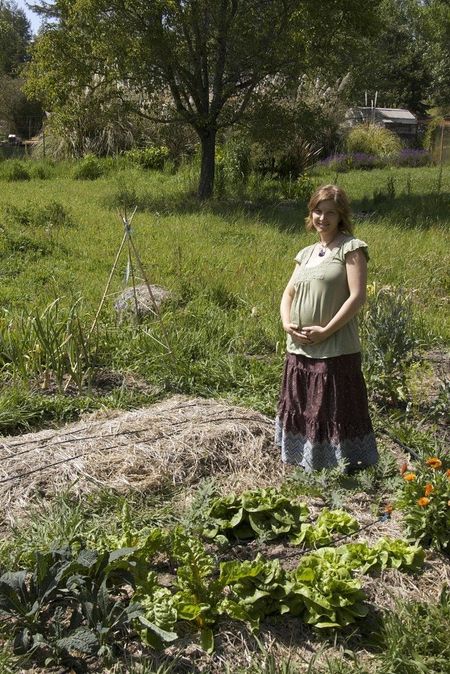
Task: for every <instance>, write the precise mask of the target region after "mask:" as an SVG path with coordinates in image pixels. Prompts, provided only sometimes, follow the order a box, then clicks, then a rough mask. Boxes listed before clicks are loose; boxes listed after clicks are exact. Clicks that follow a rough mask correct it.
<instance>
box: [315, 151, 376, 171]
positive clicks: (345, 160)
mask: <svg viewBox="0 0 450 674" xmlns="http://www.w3.org/2000/svg"><path fill="white" fill-rule="evenodd" d="M385 165H386V160H384V159H382V158H381V157H376V156H375V155H373V154H367V153H366V152H353V153H351V154H350V153H348V154H346V153H341V154H335V155H332V156H331V157H327V158H326V159H322V161H320V162H319V163H318V166H324V167H326V168H327V169H330V170H331V171H336V172H337V173H345V172H346V171H351V170H352V169H360V170H369V169H374V168H382V167H383V166H385Z"/></svg>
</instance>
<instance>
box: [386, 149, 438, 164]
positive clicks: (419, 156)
mask: <svg viewBox="0 0 450 674" xmlns="http://www.w3.org/2000/svg"><path fill="white" fill-rule="evenodd" d="M392 163H393V165H394V166H406V167H408V168H417V167H419V166H430V165H431V164H432V163H433V159H432V157H431V154H430V152H428V150H414V149H410V148H404V149H403V150H401V151H400V152H399V153H398V154H397V155H396V156H395V157H393V158H392Z"/></svg>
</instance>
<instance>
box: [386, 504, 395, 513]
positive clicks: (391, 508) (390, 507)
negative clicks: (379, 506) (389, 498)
mask: <svg viewBox="0 0 450 674" xmlns="http://www.w3.org/2000/svg"><path fill="white" fill-rule="evenodd" d="M393 510H394V506H393V505H392V503H387V504H386V507H385V509H384V512H385V513H387V514H388V515H390V514H391V512H392V511H393Z"/></svg>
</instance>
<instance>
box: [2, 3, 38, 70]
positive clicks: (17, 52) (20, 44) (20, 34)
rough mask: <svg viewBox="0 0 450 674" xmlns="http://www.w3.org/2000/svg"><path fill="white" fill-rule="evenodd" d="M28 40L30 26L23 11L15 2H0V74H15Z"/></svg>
mask: <svg viewBox="0 0 450 674" xmlns="http://www.w3.org/2000/svg"><path fill="white" fill-rule="evenodd" d="M30 39H31V31H30V24H29V22H28V19H27V17H26V16H25V13H24V11H23V10H21V9H19V8H18V7H17V4H16V3H15V2H10V1H9V0H0V74H3V75H4V74H6V75H15V74H17V72H18V70H19V68H20V66H21V65H22V64H23V62H24V61H25V57H26V53H27V49H28V45H29V42H30Z"/></svg>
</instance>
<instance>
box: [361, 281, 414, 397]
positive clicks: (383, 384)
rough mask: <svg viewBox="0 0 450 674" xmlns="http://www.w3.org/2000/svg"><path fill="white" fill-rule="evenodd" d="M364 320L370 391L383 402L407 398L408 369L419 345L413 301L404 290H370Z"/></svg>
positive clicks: (363, 329) (362, 331)
mask: <svg viewBox="0 0 450 674" xmlns="http://www.w3.org/2000/svg"><path fill="white" fill-rule="evenodd" d="M368 294H369V297H368V302H367V304H366V308H365V311H364V313H363V315H362V320H361V337H362V339H363V343H364V356H365V360H364V369H365V374H366V379H367V383H368V387H369V389H370V390H371V391H372V392H373V394H374V396H375V397H376V398H378V399H379V400H380V402H382V403H387V404H390V405H396V404H398V403H399V402H404V401H405V400H406V398H407V385H406V370H407V368H408V366H409V365H410V364H411V362H412V360H413V354H414V349H415V347H416V346H417V341H418V340H417V338H416V335H415V329H414V323H413V313H412V301H411V298H410V296H409V295H407V294H405V292H404V291H403V290H402V289H401V288H398V289H397V288H390V287H382V288H380V289H379V290H378V291H376V288H375V286H372V287H371V288H370V287H369V293H368Z"/></svg>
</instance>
